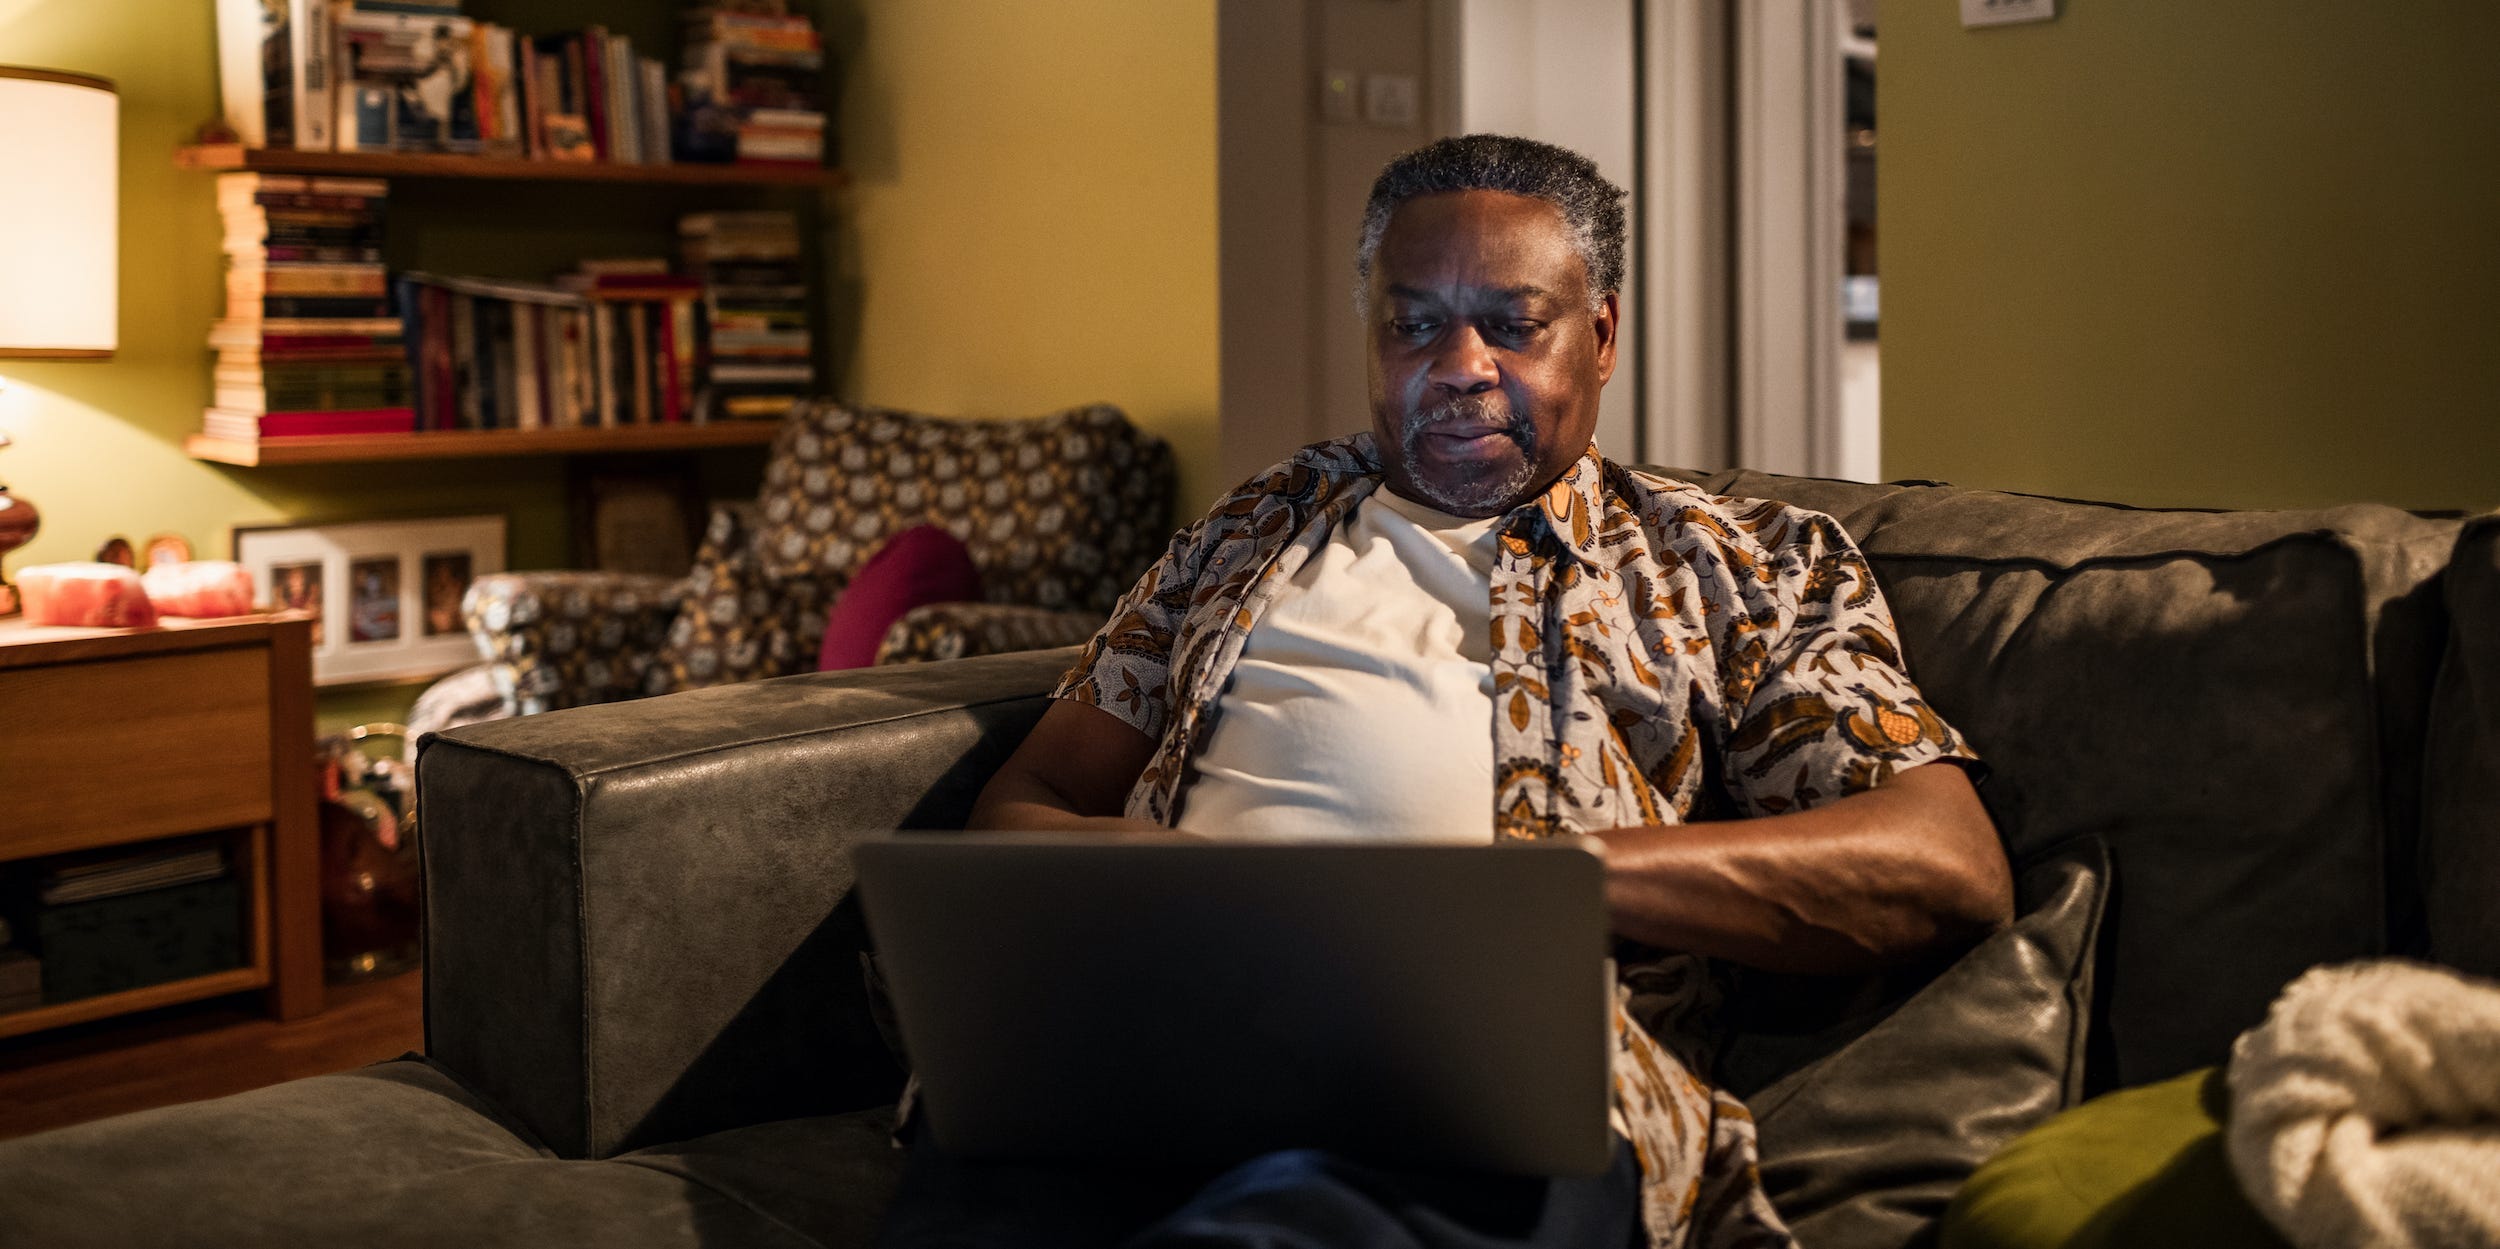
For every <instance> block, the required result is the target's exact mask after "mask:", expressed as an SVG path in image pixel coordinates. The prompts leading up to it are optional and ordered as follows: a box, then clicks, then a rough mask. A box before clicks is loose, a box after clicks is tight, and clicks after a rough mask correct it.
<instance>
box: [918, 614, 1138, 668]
mask: <svg viewBox="0 0 2500 1249" xmlns="http://www.w3.org/2000/svg"><path fill="white" fill-rule="evenodd" d="M1102 625H1103V615H1102V613H1101V612H1085V611H1059V610H1056V609H1053V608H1049V607H1027V606H1024V605H1022V604H1018V603H930V604H926V605H924V606H920V607H915V608H913V609H911V610H910V611H907V612H905V613H903V614H902V615H901V616H900V617H897V618H896V619H895V621H894V623H893V624H892V625H891V626H889V627H888V628H887V629H886V631H885V637H884V638H883V639H882V640H881V641H879V642H878V643H877V659H876V662H878V663H881V664H901V663H927V662H930V661H933V660H941V659H964V658H967V657H970V656H973V655H1001V654H1005V653H1007V652H1008V651H1032V650H1045V649H1048V648H1051V647H1056V646H1082V645H1084V644H1085V643H1086V642H1087V641H1090V640H1091V639H1092V638H1093V636H1094V633H1095V631H1096V630H1099V629H1101V628H1102Z"/></svg>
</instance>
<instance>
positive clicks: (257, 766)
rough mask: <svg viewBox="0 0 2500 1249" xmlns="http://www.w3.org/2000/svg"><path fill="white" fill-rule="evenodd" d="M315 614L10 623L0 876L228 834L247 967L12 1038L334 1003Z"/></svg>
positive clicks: (2, 661) (293, 1013)
mask: <svg viewBox="0 0 2500 1249" xmlns="http://www.w3.org/2000/svg"><path fill="white" fill-rule="evenodd" d="M312 752H313V701H312V622H311V621H310V620H308V619H305V618H303V617H300V616H295V615H276V616H237V617H229V618H227V619H222V620H203V621H197V622H189V621H182V622H176V623H173V624H169V625H167V626H165V627H163V628H155V629H73V628H60V627H35V626H30V625H27V624H26V623H25V622H24V621H22V620H7V621H0V871H5V870H7V869H8V868H9V867H10V866H11V864H12V863H14V862H15V861H16V860H22V859H29V858H33V857H36V856H39V855H50V854H58V853H61V852H64V851H72V850H88V849H94V848H97V847H103V846H128V845H133V844H136V843H140V842H149V841H158V840H162V839H166V838H172V837H181V836H186V835H190V834H196V833H211V832H220V833H225V834H227V835H228V836H229V837H230V838H232V841H231V842H230V843H229V845H230V847H231V848H230V850H229V855H230V862H232V863H233V865H234V871H235V875H236V877H237V879H238V881H239V882H240V883H241V886H242V893H243V897H244V899H245V902H244V906H245V923H244V927H243V951H244V954H245V959H246V961H245V963H244V964H243V965H242V966H240V967H235V968H231V969H228V970H225V971H217V972H211V973H209V974H206V975H201V976H193V977H190V978H188V979H183V980H175V981H169V982H166V983H163V984H153V985H146V986H142V987H140V988H135V989H127V990H123V991H120V992H113V993H104V994H99V995H97V996H94V997H87V998H81V999H78V1000H75V1001H69V1002H61V1003H57V1004H54V1005H48V1006H41V1007H36V1008H33V1009H28V1010H20V1011H13V1012H9V1013H6V1014H0V1037H5V1036H14V1035H17V1034H20V1033H26V1032H34V1031H38V1030H40V1029H44V1028H54V1027H59V1026H61V1025H63V1024H71V1023H80V1022H84V1021H87V1020H91V1019H102V1018H106V1017H108V1016H112V1015H119V1014H123V1013H126V1012H129V1011H137V1010H146V1009H148V1008H150V1007H156V1006H164V1005H168V1004H171V1003H175V1002H187V1001H192V1000H195V999H199V998H208V997H218V996H221V995H224V994H228V993H237V992H242V991H244V990H248V989H258V990H261V993H262V1001H263V1003H264V1004H265V1006H266V1008H267V1009H268V1010H269V1012H270V1013H272V1014H274V1015H276V1016H277V1017H279V1018H280V1019H296V1018H301V1017H302V1016H305V1015H310V1014H313V1013H315V1012H317V1011H319V1010H320V1009H321V997H322V979H321V894H320V877H321V850H320V842H319V833H318V831H317V827H318V826H317V824H316V816H315V810H314V802H315V796H314V793H313V786H314V776H313V753H312Z"/></svg>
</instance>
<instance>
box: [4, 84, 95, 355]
mask: <svg viewBox="0 0 2500 1249" xmlns="http://www.w3.org/2000/svg"><path fill="white" fill-rule="evenodd" d="M120 136H121V101H120V99H119V97H117V96H116V95H114V93H113V84H112V82H111V81H110V80H107V79H103V78H96V77H92V76H89V75H86V74H70V73H62V72H59V71H57V70H49V69H19V68H16V67H13V66H8V65H0V359H6V358H11V357H15V358H20V359H24V358H30V357H31V358H36V359H46V358H53V359H82V358H102V357H105V356H110V355H112V354H113V347H114V345H115V343H116V342H117V341H118V338H119V335H118V333H117V323H118V320H119V308H120V304H119V300H118V299H117V297H116V292H115V289H114V288H115V285H116V284H117V283H118V281H119V280H120V278H119V271H118V269H119V266H118V261H117V258H116V257H117V253H118V247H117V245H116V238H117V236H118V234H119V227H120V218H121V193H120V174H119V163H120V150H121V138H120Z"/></svg>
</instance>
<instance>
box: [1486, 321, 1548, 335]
mask: <svg viewBox="0 0 2500 1249" xmlns="http://www.w3.org/2000/svg"><path fill="white" fill-rule="evenodd" d="M1496 328H1497V330H1498V331H1499V332H1500V333H1501V334H1502V335H1503V336H1505V337H1508V338H1527V337H1529V336H1531V335H1533V334H1535V333H1536V332H1537V331H1538V330H1541V329H1544V328H1545V323H1544V322H1542V321H1506V322H1503V323H1502V324H1501V325H1500V326H1498V327H1496Z"/></svg>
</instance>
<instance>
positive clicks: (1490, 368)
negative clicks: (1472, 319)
mask: <svg viewBox="0 0 2500 1249" xmlns="http://www.w3.org/2000/svg"><path fill="white" fill-rule="evenodd" d="M1425 380H1426V381H1428V382H1431V383H1432V384H1433V385H1435V386H1439V387H1445V388H1447V389H1449V390H1452V391H1456V392H1457V393H1459V394H1462V395H1472V394H1475V393H1476V392H1477V391H1481V390H1491V389H1493V388H1494V387H1496V386H1499V385H1501V384H1502V369H1501V366H1500V365H1499V364H1498V363H1496V362H1495V361H1494V359H1493V349H1492V346H1491V345H1490V344H1488V343H1486V342H1485V341H1484V332H1483V331H1482V330H1479V329H1477V328H1476V327H1475V326H1472V325H1467V324H1463V323H1462V324H1459V325H1454V326H1451V327H1450V332H1449V333H1448V334H1446V335H1444V336H1443V337H1442V339H1441V349H1440V350H1439V351H1436V352H1434V353H1433V356H1432V369H1431V371H1430V372H1429V373H1428V374H1427V375H1426V376H1425Z"/></svg>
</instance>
